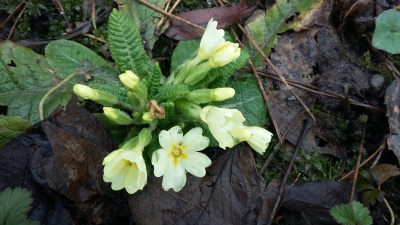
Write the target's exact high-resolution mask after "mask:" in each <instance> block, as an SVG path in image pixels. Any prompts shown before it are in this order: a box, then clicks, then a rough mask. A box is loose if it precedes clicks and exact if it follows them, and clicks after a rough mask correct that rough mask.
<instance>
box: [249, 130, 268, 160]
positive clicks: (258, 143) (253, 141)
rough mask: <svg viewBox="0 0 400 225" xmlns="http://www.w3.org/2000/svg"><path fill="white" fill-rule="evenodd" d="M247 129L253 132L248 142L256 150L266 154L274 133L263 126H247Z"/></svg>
mask: <svg viewBox="0 0 400 225" xmlns="http://www.w3.org/2000/svg"><path fill="white" fill-rule="evenodd" d="M247 129H248V130H249V131H251V133H252V134H253V135H252V137H251V138H250V140H248V141H247V143H248V144H249V145H250V147H251V148H253V149H254V151H256V152H258V153H260V154H264V152H265V150H267V148H268V145H269V143H270V142H271V138H272V133H271V132H269V131H268V130H266V129H264V128H261V127H247Z"/></svg>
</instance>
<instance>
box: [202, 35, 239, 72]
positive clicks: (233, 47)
mask: <svg viewBox="0 0 400 225" xmlns="http://www.w3.org/2000/svg"><path fill="white" fill-rule="evenodd" d="M239 56H240V48H239V44H237V43H232V42H229V41H227V42H225V43H224V44H222V45H220V46H218V48H217V49H215V51H214V53H213V55H212V56H211V58H210V59H209V60H208V64H209V65H210V66H211V67H212V68H216V67H221V66H225V65H226V64H228V63H230V62H232V61H234V60H236V59H237V58H239Z"/></svg>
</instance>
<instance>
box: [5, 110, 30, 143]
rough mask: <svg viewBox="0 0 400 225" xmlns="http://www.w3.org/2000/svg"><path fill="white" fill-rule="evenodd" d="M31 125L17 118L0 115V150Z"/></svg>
mask: <svg viewBox="0 0 400 225" xmlns="http://www.w3.org/2000/svg"><path fill="white" fill-rule="evenodd" d="M30 126H31V124H30V123H29V122H28V121H27V120H24V119H22V118H20V117H18V116H12V117H11V116H4V115H0V148H1V147H3V146H4V145H5V144H6V143H8V142H9V141H10V140H11V139H13V138H15V137H17V136H18V135H20V134H21V133H23V132H24V131H25V130H26V129H27V128H28V127H30Z"/></svg>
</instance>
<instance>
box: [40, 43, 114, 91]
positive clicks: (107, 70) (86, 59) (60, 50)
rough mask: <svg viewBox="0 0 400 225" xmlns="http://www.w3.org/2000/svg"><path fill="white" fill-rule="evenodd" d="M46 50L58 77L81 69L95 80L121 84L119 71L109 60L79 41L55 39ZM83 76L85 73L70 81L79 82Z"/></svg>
mask: <svg viewBox="0 0 400 225" xmlns="http://www.w3.org/2000/svg"><path fill="white" fill-rule="evenodd" d="M45 51H46V58H47V60H48V62H49V63H50V64H51V65H52V67H53V68H54V72H55V75H56V76H58V77H62V78H66V77H68V76H69V75H70V74H72V73H74V72H77V71H81V72H84V73H85V74H87V75H90V76H91V77H93V78H95V82H100V83H107V84H111V85H120V84H121V83H120V82H119V79H118V72H117V71H116V70H114V69H113V67H112V65H111V64H110V63H109V62H107V61H106V60H104V59H103V58H102V57H100V56H98V55H97V54H96V53H95V52H93V51H92V50H90V49H89V48H87V47H85V46H83V45H81V44H79V43H76V42H73V41H68V40H59V41H53V42H50V44H48V45H47V46H46V50H45ZM82 77H83V75H81V76H77V77H76V78H73V79H72V80H70V81H69V83H71V84H76V83H79V82H80V81H82Z"/></svg>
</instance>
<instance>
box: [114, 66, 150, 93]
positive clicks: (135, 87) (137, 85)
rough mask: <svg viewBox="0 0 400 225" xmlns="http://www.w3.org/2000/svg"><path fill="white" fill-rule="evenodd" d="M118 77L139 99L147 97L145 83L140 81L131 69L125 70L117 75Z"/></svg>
mask: <svg viewBox="0 0 400 225" xmlns="http://www.w3.org/2000/svg"><path fill="white" fill-rule="evenodd" d="M119 79H120V80H121V82H122V83H123V84H124V85H125V87H127V88H128V89H129V90H130V91H131V92H134V93H135V94H136V95H137V96H138V97H139V98H140V99H147V88H146V85H145V84H143V83H142V82H140V78H139V77H138V76H137V75H136V74H134V73H133V72H132V71H130V70H127V71H125V73H123V74H121V75H119Z"/></svg>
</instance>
